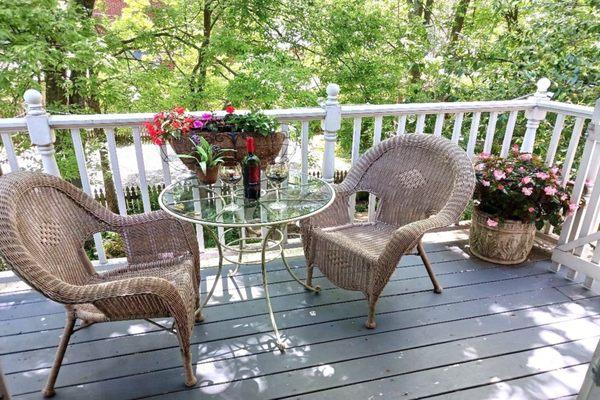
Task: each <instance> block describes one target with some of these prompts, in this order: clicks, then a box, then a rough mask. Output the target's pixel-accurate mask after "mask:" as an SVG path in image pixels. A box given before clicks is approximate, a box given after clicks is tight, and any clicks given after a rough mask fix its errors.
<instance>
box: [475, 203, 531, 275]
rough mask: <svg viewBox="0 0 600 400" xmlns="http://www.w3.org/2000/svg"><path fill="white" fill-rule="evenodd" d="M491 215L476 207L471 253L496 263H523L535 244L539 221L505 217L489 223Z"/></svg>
mask: <svg viewBox="0 0 600 400" xmlns="http://www.w3.org/2000/svg"><path fill="white" fill-rule="evenodd" d="M490 217H491V215H489V214H487V213H484V212H483V211H480V210H479V209H477V207H475V208H474V209H473V217H472V218H471V231H470V233H469V244H470V250H471V254H473V255H474V256H476V257H478V258H481V259H482V260H485V261H490V262H493V263H496V264H504V265H513V264H520V263H522V262H523V261H525V260H526V259H527V256H528V255H529V253H530V252H531V249H532V247H533V239H534V237H535V225H534V224H532V223H524V222H521V221H505V222H504V223H502V222H500V223H498V226H495V227H491V226H488V225H487V223H486V221H487V219H488V218H490Z"/></svg>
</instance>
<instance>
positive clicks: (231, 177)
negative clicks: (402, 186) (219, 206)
mask: <svg viewBox="0 0 600 400" xmlns="http://www.w3.org/2000/svg"><path fill="white" fill-rule="evenodd" d="M219 178H221V181H223V183H225V184H226V185H227V186H229V193H230V194H231V202H230V203H229V204H228V205H226V206H225V207H223V211H231V212H234V211H237V210H239V209H240V206H239V205H238V204H237V203H236V202H235V185H237V183H238V182H239V181H240V180H242V166H241V165H240V163H239V162H237V161H229V162H228V163H227V164H225V165H222V166H221V170H220V171H219Z"/></svg>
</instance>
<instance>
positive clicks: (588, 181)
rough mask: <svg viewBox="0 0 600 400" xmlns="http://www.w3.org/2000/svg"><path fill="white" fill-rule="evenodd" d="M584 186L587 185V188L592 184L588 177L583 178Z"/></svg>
mask: <svg viewBox="0 0 600 400" xmlns="http://www.w3.org/2000/svg"><path fill="white" fill-rule="evenodd" d="M585 186H587V187H588V188H589V187H591V186H592V181H591V180H590V179H586V180H585Z"/></svg>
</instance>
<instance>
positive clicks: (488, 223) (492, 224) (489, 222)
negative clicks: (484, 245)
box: [485, 218, 498, 228]
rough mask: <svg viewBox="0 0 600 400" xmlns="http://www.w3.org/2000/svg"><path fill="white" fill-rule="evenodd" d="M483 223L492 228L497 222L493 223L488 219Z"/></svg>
mask: <svg viewBox="0 0 600 400" xmlns="http://www.w3.org/2000/svg"><path fill="white" fill-rule="evenodd" d="M485 223H486V225H487V226H491V227H492V228H493V227H496V226H498V221H494V220H493V219H491V218H488V219H487V221H485Z"/></svg>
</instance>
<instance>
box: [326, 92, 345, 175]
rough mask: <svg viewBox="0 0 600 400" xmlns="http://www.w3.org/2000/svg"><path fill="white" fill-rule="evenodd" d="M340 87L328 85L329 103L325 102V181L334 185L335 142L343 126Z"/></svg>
mask: <svg viewBox="0 0 600 400" xmlns="http://www.w3.org/2000/svg"><path fill="white" fill-rule="evenodd" d="M339 94H340V87H339V86H338V85H336V84H335V83H330V84H329V85H327V101H326V102H325V121H324V123H323V131H324V135H323V136H324V139H325V154H324V157H323V170H322V175H323V179H324V180H325V181H326V182H329V183H333V175H334V173H335V142H336V141H337V133H338V131H339V130H340V127H341V126H342V109H341V107H340V103H339V102H338V95H339Z"/></svg>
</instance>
